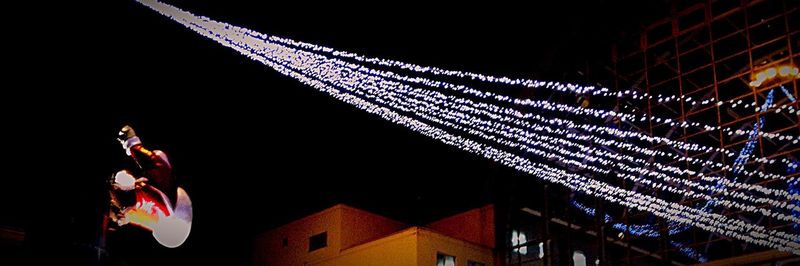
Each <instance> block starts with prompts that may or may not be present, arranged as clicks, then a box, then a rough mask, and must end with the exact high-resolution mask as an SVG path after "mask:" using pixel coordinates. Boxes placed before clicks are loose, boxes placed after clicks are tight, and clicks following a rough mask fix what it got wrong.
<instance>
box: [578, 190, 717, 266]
mask: <svg viewBox="0 0 800 266" xmlns="http://www.w3.org/2000/svg"><path fill="white" fill-rule="evenodd" d="M570 203H571V204H572V206H574V207H575V208H576V209H578V210H581V211H583V212H584V213H585V214H586V215H588V216H590V217H594V216H595V209H594V208H591V207H588V206H585V205H583V204H581V203H579V202H578V201H577V200H575V198H573V199H572V200H571V201H570ZM603 220H604V221H605V222H606V223H611V222H612V221H613V219H611V216H609V215H608V214H603ZM611 227H612V228H614V229H615V230H618V231H622V232H626V233H628V234H631V235H635V236H643V237H648V238H657V237H660V236H661V233H660V232H659V230H658V227H657V226H655V225H652V224H644V225H640V224H624V223H611ZM668 228H669V230H668V231H667V234H669V235H675V234H678V233H680V232H682V231H680V230H676V229H674V228H673V227H671V226H669V227H668ZM669 243H670V245H672V246H673V247H676V248H678V251H680V252H681V253H682V254H683V255H685V256H687V257H689V258H692V259H695V260H697V261H698V262H701V263H705V262H708V258H707V257H706V256H705V255H703V254H702V253H700V252H699V251H697V250H696V249H694V248H691V247H689V246H687V245H685V244H683V243H681V242H677V241H673V240H670V241H669Z"/></svg>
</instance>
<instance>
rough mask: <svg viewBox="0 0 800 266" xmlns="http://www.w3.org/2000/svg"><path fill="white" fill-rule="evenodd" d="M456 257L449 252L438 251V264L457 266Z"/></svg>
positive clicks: (437, 265)
mask: <svg viewBox="0 0 800 266" xmlns="http://www.w3.org/2000/svg"><path fill="white" fill-rule="evenodd" d="M455 265H456V257H455V256H450V255H447V254H442V253H436V266H455Z"/></svg>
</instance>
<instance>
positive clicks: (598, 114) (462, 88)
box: [208, 23, 800, 162]
mask: <svg viewBox="0 0 800 266" xmlns="http://www.w3.org/2000/svg"><path fill="white" fill-rule="evenodd" d="M224 27H226V26H225V25H224V23H211V24H209V27H208V29H210V30H212V31H214V30H217V29H220V28H224ZM237 30H238V32H237V33H236V36H237V37H242V36H251V37H254V38H258V39H262V40H273V41H276V42H278V43H284V44H287V45H293V46H298V47H302V48H306V49H312V50H314V51H323V52H330V53H338V54H342V55H343V54H349V53H346V52H336V51H333V50H332V49H330V48H326V47H321V46H314V45H312V44H309V43H302V42H296V41H291V40H289V39H285V38H279V37H275V36H267V35H265V34H261V33H258V32H255V31H252V30H248V29H243V28H239V29H237ZM376 60H378V59H376ZM389 61H391V62H394V63H391V64H389V65H394V66H397V64H405V63H402V62H398V61H392V60H389ZM389 61H387V62H389ZM409 66H412V65H409ZM426 68H428V67H421V66H413V67H409V68H405V69H415V70H418V69H426ZM363 69H366V68H362V69H359V70H360V71H363ZM428 69H433V68H428ZM370 72H374V73H377V74H380V75H385V76H389V77H392V78H394V79H400V80H404V81H409V82H415V83H421V84H423V85H426V86H433V87H440V88H441V87H445V88H448V89H454V90H456V91H461V92H464V93H468V94H472V95H474V96H478V97H482V98H488V97H493V98H494V99H495V100H498V101H504V102H510V103H514V104H518V105H528V104H531V105H536V106H539V105H538V104H537V102H536V101H534V102H532V101H531V100H529V99H522V100H521V99H514V98H512V97H508V96H502V95H498V94H494V93H490V92H483V91H480V90H475V89H472V88H469V87H466V86H463V85H454V84H450V83H447V82H441V81H432V80H430V79H425V78H422V77H413V78H410V77H407V76H401V75H398V74H395V73H391V72H384V71H377V70H370ZM434 72H436V73H457V72H458V71H455V72H452V71H445V70H441V71H436V70H434ZM464 75H467V76H474V77H475V78H477V79H479V80H484V81H490V82H493V81H502V80H511V79H508V78H505V77H503V78H496V77H491V76H484V75H481V74H474V73H471V74H463V75H462V74H457V76H464ZM526 82H527V83H530V84H534V85H536V86H535V87H538V86H540V85H541V86H544V87H546V88H550V87H552V88H556V89H557V90H560V91H565V90H569V91H573V92H577V93H583V92H585V91H586V90H592V89H589V88H593V87H591V86H590V87H581V86H579V85H574V84H566V85H562V84H560V83H558V82H544V81H532V80H526ZM512 83H513V82H512ZM631 93H635V92H634V91H626V92H625V93H622V95H627V94H631ZM673 99H684V97H683V96H680V97H679V96H669V97H663V98H662V97H661V96H660V95H659V102H661V101H663V102H669V101H671V100H673ZM686 99H689V100H691V97H688V98H686ZM722 103H724V102H722V101H720V102H718V105H721V104H722ZM731 103H733V102H731ZM739 103H741V101H739ZM563 106H564V105H562V107H563ZM539 107H540V106H539ZM787 107H790V106H787ZM558 109H559V110H562V108H558ZM577 109H581V108H580V107H578V108H577ZM780 110H781V109H778V110H776V112H780ZM588 112H591V113H593V114H594V115H595V116H596V117H599V118H604V119H605V118H607V116H609V115H610V116H612V117H615V118H619V119H621V120H622V121H626V120H628V121H636V120H639V121H646V120H653V121H654V122H656V123H661V122H662V121H664V123H665V124H669V125H670V126H680V127H684V128H688V127H697V128H702V129H703V130H704V131H711V130H723V131H724V132H726V133H727V134H728V135H745V134H747V133H748V132H747V131H745V130H733V129H731V128H724V127H719V126H716V127H714V126H708V125H703V124H701V123H697V122H686V121H682V122H680V123H678V122H676V121H673V120H672V119H670V118H659V117H644V116H636V115H632V114H625V113H621V112H614V111H604V110H594V109H590V110H589V111H588ZM797 112H798V114H800V110H797ZM759 133H760V136H761V137H763V138H768V139H774V140H778V141H783V140H786V141H791V143H792V144H797V143H800V137H798V136H792V135H787V136H784V135H782V134H779V133H767V132H763V133H762V132H759ZM764 160H766V161H767V162H768V161H769V160H768V159H764Z"/></svg>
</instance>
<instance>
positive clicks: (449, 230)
mask: <svg viewBox="0 0 800 266" xmlns="http://www.w3.org/2000/svg"><path fill="white" fill-rule="evenodd" d="M426 227H428V228H430V229H432V230H434V231H436V232H440V233H442V234H445V235H447V236H450V237H454V238H457V239H461V240H464V241H468V242H471V243H473V244H478V245H481V246H484V247H488V248H494V246H495V239H494V206H493V205H486V206H484V207H481V208H478V209H473V210H470V211H466V212H463V213H460V214H456V215H453V216H450V217H447V218H444V219H442V220H439V221H436V222H433V223H430V224H428V225H427V226H426Z"/></svg>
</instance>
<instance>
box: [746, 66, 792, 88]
mask: <svg viewBox="0 0 800 266" xmlns="http://www.w3.org/2000/svg"><path fill="white" fill-rule="evenodd" d="M777 76H780V77H788V78H792V77H793V76H794V77H795V78H800V74H798V69H797V67H795V66H792V65H783V66H776V67H770V68H767V69H764V70H762V71H761V72H758V73H757V74H755V76H754V79H753V80H751V81H750V86H751V87H758V86H761V84H762V83H764V82H765V81H767V80H769V79H773V78H775V77H777Z"/></svg>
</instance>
